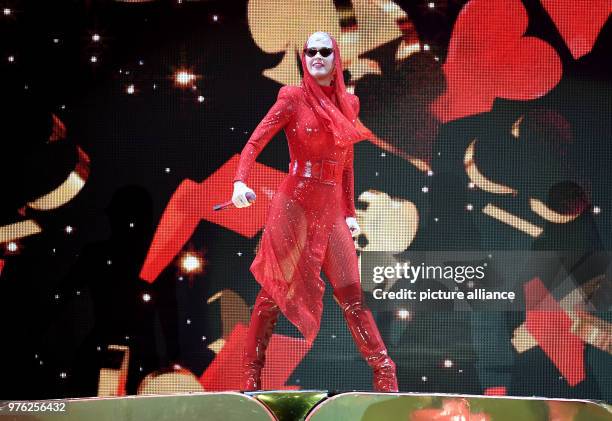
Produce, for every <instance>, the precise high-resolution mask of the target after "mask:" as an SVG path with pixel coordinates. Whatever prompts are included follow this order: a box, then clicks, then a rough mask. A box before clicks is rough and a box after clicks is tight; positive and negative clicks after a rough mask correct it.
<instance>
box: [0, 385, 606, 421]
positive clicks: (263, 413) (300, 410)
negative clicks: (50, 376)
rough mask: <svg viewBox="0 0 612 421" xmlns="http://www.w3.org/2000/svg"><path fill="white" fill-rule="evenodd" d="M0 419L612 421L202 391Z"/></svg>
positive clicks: (575, 414) (458, 406) (363, 398)
mask: <svg viewBox="0 0 612 421" xmlns="http://www.w3.org/2000/svg"><path fill="white" fill-rule="evenodd" d="M21 402H23V401H20V402H19V403H21ZM36 403H39V405H36ZM18 406H19V408H17V407H18ZM17 409H18V410H17ZM57 411H59V412H57ZM0 420H29V421H31V420H49V421H51V420H54V421H55V420H75V421H76V420H78V421H90V420H91V421H137V420H138V421H139V420H143V421H144V420H146V421H171V420H172V421H196V420H197V421H201V420H222V421H232V420H238V421H268V420H278V421H293V420H296V421H297V420H306V421H344V420H346V421H353V420H361V421H387V420H389V421H392V420H402V421H608V420H612V406H610V405H606V404H605V403H602V402H592V401H586V400H561V399H542V398H516V397H487V396H467V395H466V396H463V395H446V394H434V395H424V394H412V393H394V394H380V393H366V392H347V393H338V394H334V395H332V394H330V393H329V392H326V391H267V392H256V393H238V392H215V393H206V392H201V393H189V394H180V395H178V394H177V395H136V396H125V397H112V398H82V399H66V400H46V401H36V402H34V403H32V402H28V403H26V404H24V405H17V402H16V401H15V402H6V401H5V402H3V403H2V410H1V411H0Z"/></svg>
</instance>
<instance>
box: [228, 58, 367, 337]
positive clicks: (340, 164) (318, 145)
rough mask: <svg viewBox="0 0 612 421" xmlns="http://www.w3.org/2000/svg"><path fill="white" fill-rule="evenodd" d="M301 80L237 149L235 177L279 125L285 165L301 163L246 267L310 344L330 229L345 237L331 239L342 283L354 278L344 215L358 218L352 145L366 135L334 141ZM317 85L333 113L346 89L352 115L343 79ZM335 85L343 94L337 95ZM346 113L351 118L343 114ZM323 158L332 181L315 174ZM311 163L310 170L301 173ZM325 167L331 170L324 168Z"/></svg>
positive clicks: (244, 177)
mask: <svg viewBox="0 0 612 421" xmlns="http://www.w3.org/2000/svg"><path fill="white" fill-rule="evenodd" d="M335 60H336V64H335V65H336V66H338V67H336V72H339V74H340V75H341V74H342V69H341V64H340V62H339V55H338V56H335ZM302 66H303V67H304V72H305V75H307V76H309V77H310V79H312V76H310V74H309V73H308V71H307V69H306V64H305V61H304V58H303V56H302ZM307 76H305V77H304V79H306V77H307ZM305 85H306V84H305V82H304V81H303V83H302V85H301V86H284V87H282V88H281V89H280V91H279V94H278V98H277V101H276V102H275V104H274V105H273V106H272V107H271V108H270V110H269V111H268V113H267V114H266V116H265V117H264V118H263V120H262V121H261V122H260V123H259V125H258V126H257V128H256V129H255V131H254V132H253V134H252V135H251V137H250V138H249V140H248V142H247V143H246V145H245V147H244V149H243V150H242V153H241V155H240V162H239V164H238V169H237V171H236V175H235V177H234V180H241V181H244V182H245V183H247V184H248V177H249V172H250V170H251V167H252V166H253V163H254V161H255V159H256V158H257V156H258V155H259V153H260V152H261V151H262V149H263V148H264V147H265V146H266V144H267V143H268V142H269V141H270V139H272V137H274V135H275V134H276V133H278V132H279V131H280V130H281V129H284V132H285V135H286V137H287V141H288V145H289V158H290V159H289V162H288V164H291V163H294V164H293V165H298V167H296V171H292V167H291V166H289V165H288V168H289V172H288V174H287V176H286V177H285V178H284V180H283V181H282V182H281V184H280V186H279V188H278V190H277V192H276V194H275V196H274V198H273V199H272V202H271V205H270V208H269V210H268V216H267V221H266V225H265V228H264V232H263V235H262V238H261V242H260V247H259V250H258V252H257V256H256V257H255V259H254V261H253V263H252V265H251V268H250V269H251V272H252V273H253V275H254V276H255V279H256V280H257V282H259V284H261V286H262V288H264V289H265V291H266V292H267V293H268V294H269V295H270V296H271V297H272V298H273V299H274V301H275V302H276V303H277V304H278V307H279V308H280V310H281V311H282V312H283V314H284V315H285V316H286V317H287V319H288V320H290V321H291V322H292V323H293V324H294V325H295V326H296V327H297V328H298V329H299V330H300V332H301V333H302V334H303V335H304V337H305V338H306V339H307V340H308V341H310V342H311V343H312V342H313V341H314V339H315V338H316V336H317V333H318V331H319V326H320V320H321V314H322V310H323V301H322V298H323V292H324V290H325V283H324V282H323V280H322V279H321V276H320V273H321V267H322V264H323V261H324V259H325V256H326V251H327V247H328V243H329V242H330V234H331V233H332V231H333V232H334V236H338V235H341V236H343V237H344V239H343V241H334V243H337V244H339V245H342V246H334V247H339V248H342V249H343V250H333V253H334V254H337V255H338V256H347V259H348V260H345V261H344V264H345V267H347V268H350V269H351V270H350V271H349V270H348V269H347V271H346V272H347V274H349V273H350V274H351V277H350V278H351V279H347V280H346V281H345V282H347V283H349V282H352V283H355V282H357V283H358V282H359V278H358V276H359V274H358V270H357V257H356V255H355V249H354V245H353V241H352V238H351V234H350V231H349V229H348V227H347V225H346V222H345V218H346V217H347V216H355V204H354V187H353V143H355V142H356V141H359V140H363V139H364V138H363V135H364V133H366V132H367V129H366V130H365V131H363V130H354V131H353V132H352V133H351V134H349V135H347V136H344V137H343V138H342V139H340V140H341V141H338V140H339V138H338V136H336V135H335V134H334V133H335V132H334V130H332V129H330V127H329V126H328V125H327V124H326V120H325V119H323V118H321V115H319V114H318V113H317V112H316V111H315V110H314V109H313V107H312V106H311V104H310V102H309V100H310V101H311V100H312V98H313V96H312V92H310V94H309V93H308V92H307V88H306V86H305ZM317 86H318V87H319V89H318V91H317V92H315V93H314V97H315V98H317V101H319V102H320V103H321V102H322V103H325V101H327V103H329V104H333V107H331V108H326V109H328V110H335V111H330V115H331V116H332V117H331V118H332V119H335V117H333V116H334V115H335V114H336V113H340V112H341V111H340V110H341V109H342V107H341V105H342V103H341V101H339V99H338V98H339V97H342V96H343V95H346V99H348V101H349V103H350V104H351V107H352V109H351V112H350V113H348V112H347V114H349V116H348V117H350V119H351V120H353V119H355V120H357V114H358V113H359V100H358V98H357V97H356V96H355V95H352V94H350V93H348V92H346V90H345V88H344V83H343V82H342V83H341V84H338V83H337V81H336V83H335V84H334V85H333V86H332V87H322V88H321V87H320V86H319V85H317ZM340 86H341V87H342V89H344V92H341V93H339V91H338V89H339V88H340ZM339 106H340V107H339ZM324 108H325V107H324ZM343 118H344V120H345V121H349V120H348V119H347V118H346V116H344V114H343ZM341 127H342V125H341V124H338V125H335V126H334V128H335V129H338V128H341ZM322 161H333V162H335V163H336V164H335V165H336V166H337V167H336V168H335V171H334V172H333V174H334V176H333V177H334V178H335V180H334V181H335V182H334V183H333V184H332V183H324V182H321V181H320V180H318V179H317V178H316V177H312V170H313V169H314V168H316V167H317V165H315V164H317V163H321V162H322ZM295 162H297V163H298V164H295ZM308 165H310V175H311V176H306V174H308V172H309V169H308V168H309V167H308ZM298 168H299V169H300V171H297V170H298ZM325 168H327V169H326V170H325V171H327V173H329V166H325ZM344 248H346V249H347V250H344ZM353 266H355V267H354V268H353ZM353 269H354V270H353ZM347 274H345V275H347ZM345 275H343V276H345Z"/></svg>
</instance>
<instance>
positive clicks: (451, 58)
mask: <svg viewBox="0 0 612 421" xmlns="http://www.w3.org/2000/svg"><path fill="white" fill-rule="evenodd" d="M527 24H528V16H527V11H526V10H525V7H524V6H523V4H522V3H521V1H520V0H472V1H470V2H469V3H467V4H466V5H465V7H464V8H463V9H462V10H461V13H460V14H459V16H458V17H457V21H456V22H455V26H454V28H453V33H452V36H451V40H450V44H449V49H448V57H447V60H446V62H445V63H444V66H443V70H444V74H445V76H446V79H447V90H446V92H445V93H444V94H443V95H442V96H441V97H439V98H438V99H437V100H436V101H435V102H434V103H433V104H432V111H433V112H434V114H435V115H436V116H437V117H438V118H439V119H440V121H442V122H448V121H451V120H455V119H458V118H461V117H465V116H469V115H472V114H477V113H481V112H485V111H489V110H490V109H491V107H492V105H493V100H494V99H495V98H506V99H512V100H523V101H526V100H531V99H534V98H538V97H541V96H543V95H544V94H546V93H547V92H549V91H550V90H551V89H552V88H553V87H554V86H556V85H557V83H559V80H560V79H561V73H562V68H561V60H560V59H559V56H558V55H557V53H556V52H555V51H554V50H553V48H552V47H551V46H550V45H548V44H547V43H545V42H544V41H542V40H541V39H538V38H535V37H525V36H523V34H524V33H525V31H526V29H527Z"/></svg>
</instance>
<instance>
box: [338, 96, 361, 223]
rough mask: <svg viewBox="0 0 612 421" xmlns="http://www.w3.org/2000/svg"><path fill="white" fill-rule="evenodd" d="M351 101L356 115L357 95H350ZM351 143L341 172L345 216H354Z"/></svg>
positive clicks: (357, 110) (357, 113) (357, 109)
mask: <svg viewBox="0 0 612 421" xmlns="http://www.w3.org/2000/svg"><path fill="white" fill-rule="evenodd" d="M351 100H352V101H351V103H352V105H353V108H355V110H356V115H359V97H357V96H356V95H352V96H351ZM353 158H354V154H353V145H350V146H349V147H348V151H347V153H346V158H345V160H344V170H343V172H342V190H343V196H344V215H345V217H348V216H352V217H355V215H356V212H355V176H354V171H353Z"/></svg>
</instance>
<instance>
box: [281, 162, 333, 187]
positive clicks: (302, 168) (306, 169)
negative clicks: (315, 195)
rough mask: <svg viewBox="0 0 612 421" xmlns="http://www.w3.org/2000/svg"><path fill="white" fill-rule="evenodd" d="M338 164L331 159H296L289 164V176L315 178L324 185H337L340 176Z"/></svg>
mask: <svg viewBox="0 0 612 421" xmlns="http://www.w3.org/2000/svg"><path fill="white" fill-rule="evenodd" d="M338 167H339V166H338V163H337V162H336V161H332V160H330V159H322V160H320V161H308V160H298V159H294V160H293V161H291V162H290V163H289V174H291V175H297V176H299V177H306V178H314V179H315V180H317V181H319V182H321V183H324V184H330V185H332V186H333V185H335V184H336V181H337V179H338V176H339V170H338Z"/></svg>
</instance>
